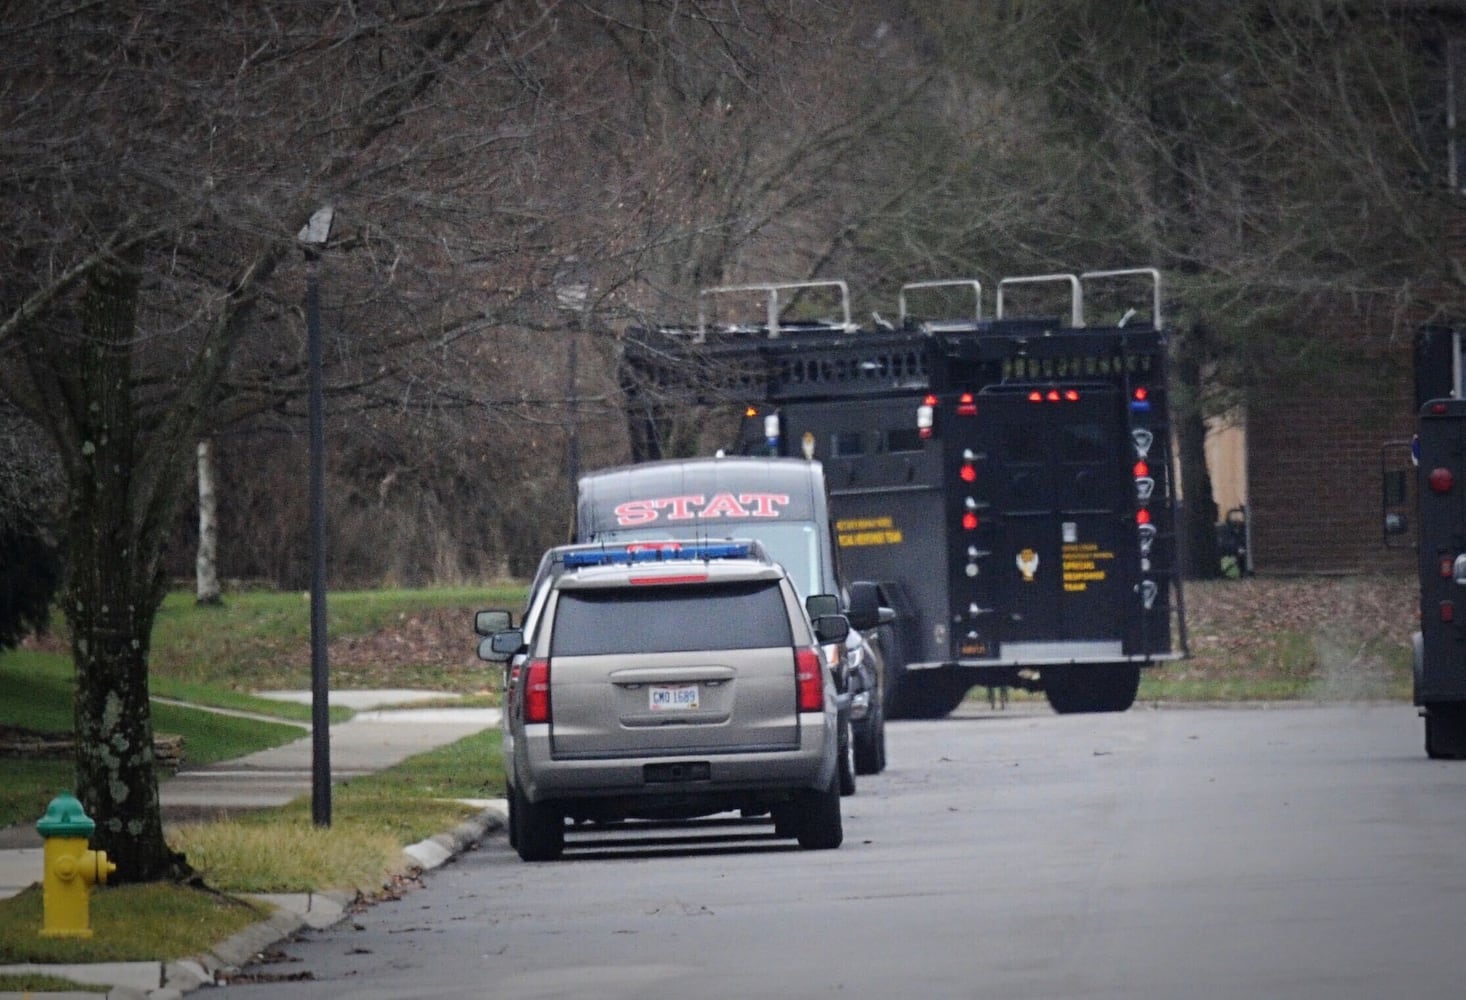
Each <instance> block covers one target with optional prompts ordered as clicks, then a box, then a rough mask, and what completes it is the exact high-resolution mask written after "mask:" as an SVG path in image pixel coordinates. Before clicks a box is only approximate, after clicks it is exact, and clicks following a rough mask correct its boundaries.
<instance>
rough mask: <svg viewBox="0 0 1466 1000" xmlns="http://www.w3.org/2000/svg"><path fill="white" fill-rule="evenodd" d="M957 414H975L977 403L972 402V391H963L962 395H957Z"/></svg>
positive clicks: (963, 415) (966, 415) (971, 415)
mask: <svg viewBox="0 0 1466 1000" xmlns="http://www.w3.org/2000/svg"><path fill="white" fill-rule="evenodd" d="M957 416H959V417H975V416H977V403H975V402H973V399H972V393H970V392H964V393H963V394H962V395H960V396H958V397H957Z"/></svg>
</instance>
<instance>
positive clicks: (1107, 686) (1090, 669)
mask: <svg viewBox="0 0 1466 1000" xmlns="http://www.w3.org/2000/svg"><path fill="white" fill-rule="evenodd" d="M1041 676H1042V677H1043V685H1044V695H1045V696H1046V697H1047V698H1048V700H1049V706H1050V707H1051V708H1053V710H1054V711H1055V712H1057V713H1059V714H1060V715H1072V714H1078V713H1082V712H1123V711H1125V710H1127V709H1128V708H1129V707H1130V706H1131V705H1133V704H1135V693H1136V691H1138V690H1139V688H1140V666H1139V664H1135V663H1079V664H1075V665H1073V666H1068V667H1051V668H1049V669H1047V670H1044V671H1043V672H1042V674H1041Z"/></svg>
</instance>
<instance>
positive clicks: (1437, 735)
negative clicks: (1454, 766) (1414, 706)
mask: <svg viewBox="0 0 1466 1000" xmlns="http://www.w3.org/2000/svg"><path fill="white" fill-rule="evenodd" d="M1425 755H1426V756H1427V757H1429V758H1430V759H1431V760H1466V704H1454V703H1452V704H1434V705H1426V706H1425Z"/></svg>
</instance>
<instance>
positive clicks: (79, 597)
mask: <svg viewBox="0 0 1466 1000" xmlns="http://www.w3.org/2000/svg"><path fill="white" fill-rule="evenodd" d="M138 280H139V279H138V274H137V272H136V270H135V269H133V268H131V267H123V266H117V265H113V266H107V267H103V268H100V269H98V270H97V271H96V272H95V273H94V274H93V276H92V277H91V279H90V281H89V283H88V286H87V289H86V292H85V293H84V296H83V301H82V315H81V319H82V334H83V337H82V341H81V346H80V347H79V348H78V350H77V352H76V356H75V359H74V360H75V362H76V365H77V376H78V377H77V380H76V383H75V385H76V388H77V389H79V390H80V397H79V398H73V399H72V400H70V403H71V411H72V412H71V419H72V420H73V421H74V422H75V425H76V426H75V429H76V431H77V432H78V437H77V440H78V441H80V442H81V449H80V454H79V456H78V460H77V461H76V462H75V463H74V464H73V465H72V467H71V469H70V484H69V486H70V493H71V496H70V500H71V524H70V529H71V530H70V532H69V538H68V546H69V556H70V558H69V561H68V570H69V581H68V584H67V605H66V614H67V620H68V623H69V625H70V627H71V645H72V655H73V657H74V659H75V662H76V706H75V707H76V780H77V797H78V798H79V799H80V800H81V802H82V805H83V806H84V807H85V808H86V810H87V813H88V814H89V815H90V816H91V817H92V819H93V820H95V821H96V824H97V829H96V833H95V835H94V836H93V844H94V845H95V846H96V847H98V848H100V849H102V850H105V851H106V852H107V854H108V855H109V857H111V858H112V859H113V860H114V861H115V862H116V863H117V876H116V880H117V881H119V882H149V881H157V880H159V879H163V878H169V877H179V876H181V875H183V874H186V873H187V872H188V866H187V865H186V864H185V862H184V860H183V856H182V855H180V854H176V853H174V852H173V851H171V850H170V849H169V848H168V845H167V843H166V842H165V841H164V839H163V823H162V811H161V808H160V804H159V800H158V776H157V770H156V767H155V762H154V758H153V720H152V710H151V706H150V704H149V701H148V654H149V649H150V645H151V640H152V631H153V619H154V617H155V616H156V614H157V610H158V606H159V604H160V603H161V602H162V598H163V576H162V572H161V568H160V563H161V560H160V553H159V548H160V545H161V540H162V534H163V533H162V532H161V531H157V530H149V528H148V527H147V526H146V525H145V524H144V523H143V522H145V521H146V517H145V516H144V515H142V514H141V512H140V511H139V510H138V509H137V508H138V506H139V503H138V496H137V494H138V491H139V489H140V484H139V479H141V478H142V477H140V476H138V475H137V467H136V460H137V458H138V457H139V456H138V454H137V452H138V443H137V442H138V426H137V420H136V414H135V412H134V405H133V396H132V384H131V377H132V370H131V369H132V366H131V352H132V349H133V342H134V336H135V329H136V319H137V293H138Z"/></svg>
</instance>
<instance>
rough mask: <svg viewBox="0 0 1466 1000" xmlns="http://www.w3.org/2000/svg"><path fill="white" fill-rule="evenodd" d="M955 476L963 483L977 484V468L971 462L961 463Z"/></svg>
mask: <svg viewBox="0 0 1466 1000" xmlns="http://www.w3.org/2000/svg"><path fill="white" fill-rule="evenodd" d="M957 476H958V478H959V479H961V480H962V481H963V482H964V483H975V482H977V466H975V465H973V464H972V463H971V462H963V463H962V467H961V468H960V469H958V470H957Z"/></svg>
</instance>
